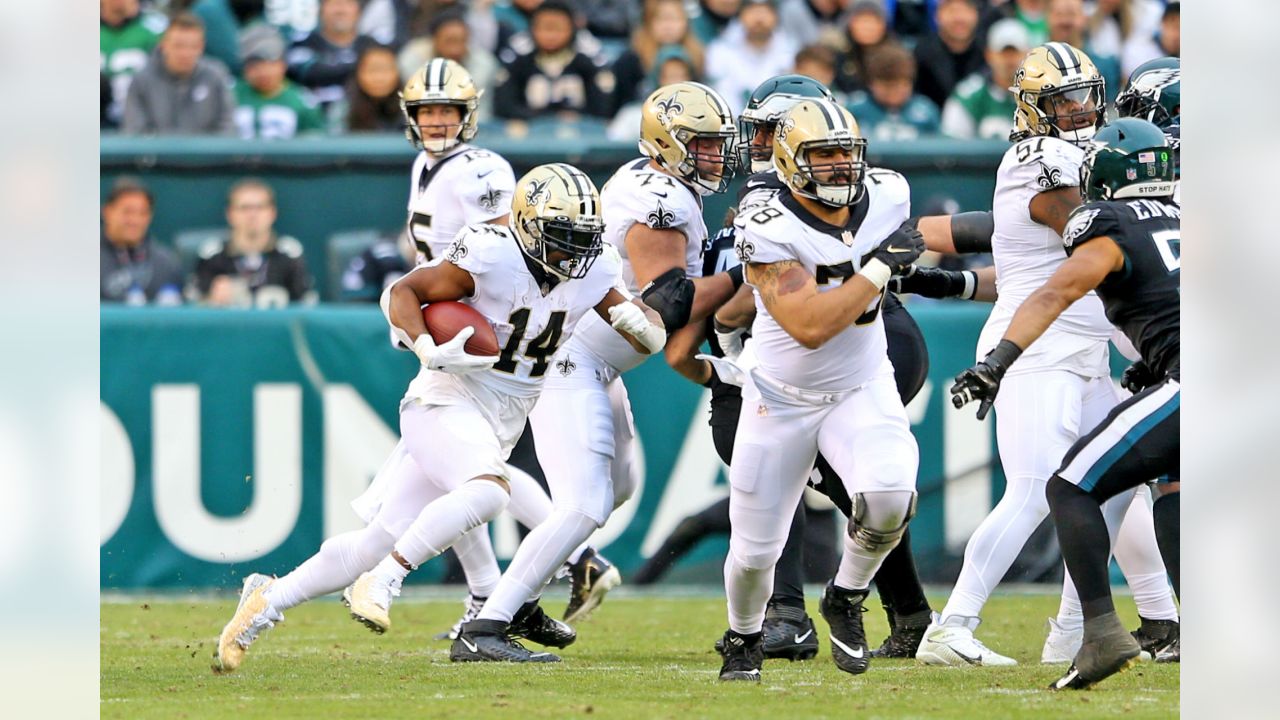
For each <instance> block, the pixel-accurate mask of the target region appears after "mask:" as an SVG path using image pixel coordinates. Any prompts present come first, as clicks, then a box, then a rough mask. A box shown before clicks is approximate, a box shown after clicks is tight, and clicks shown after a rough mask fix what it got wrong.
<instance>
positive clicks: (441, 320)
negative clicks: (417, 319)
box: [422, 300, 501, 357]
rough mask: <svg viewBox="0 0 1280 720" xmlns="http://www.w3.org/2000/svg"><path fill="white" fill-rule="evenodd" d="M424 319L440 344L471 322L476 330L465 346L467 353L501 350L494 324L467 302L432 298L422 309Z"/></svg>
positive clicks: (480, 353)
mask: <svg viewBox="0 0 1280 720" xmlns="http://www.w3.org/2000/svg"><path fill="white" fill-rule="evenodd" d="M422 320H423V322H425V323H426V324H427V332H430V333H431V339H432V340H434V341H435V342H436V344H437V345H443V344H444V343H447V342H449V341H450V340H452V339H453V336H454V335H457V334H458V332H459V331H461V330H462V328H464V327H467V326H470V327H473V328H475V334H474V335H472V336H471V337H470V338H468V339H467V344H466V345H464V346H463V349H465V350H466V351H467V353H468V354H470V355H480V356H484V357H492V356H494V355H497V354H498V353H499V352H501V348H499V347H498V334H497V333H495V332H494V331H493V326H492V325H490V324H489V321H488V320H487V319H485V316H484V315H481V314H480V312H479V311H478V310H476V309H475V308H473V307H471V306H470V305H467V304H466V303H460V302H456V301H453V300H446V301H443V302H433V303H431V304H430V305H428V306H426V307H425V308H423V309H422Z"/></svg>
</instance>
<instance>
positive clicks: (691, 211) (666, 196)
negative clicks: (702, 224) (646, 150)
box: [624, 171, 702, 230]
mask: <svg viewBox="0 0 1280 720" xmlns="http://www.w3.org/2000/svg"><path fill="white" fill-rule="evenodd" d="M624 210H625V212H626V216H627V217H628V218H629V219H631V220H632V221H634V222H637V223H641V224H643V225H645V226H647V227H651V228H653V229H654V230H683V229H684V228H685V227H686V226H687V225H689V223H691V222H693V219H694V218H695V217H696V218H699V219H701V217H702V208H700V207H698V201H697V199H696V198H695V197H694V195H693V193H692V192H690V191H689V190H688V189H686V188H684V187H682V186H681V185H680V184H679V182H678V181H677V180H675V179H674V178H672V177H670V176H668V175H664V174H662V173H659V172H653V171H650V172H645V173H639V174H637V176H636V178H635V183H634V184H633V185H632V187H631V192H629V193H626V197H625V199H624Z"/></svg>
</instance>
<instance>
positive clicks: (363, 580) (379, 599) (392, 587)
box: [342, 572, 400, 635]
mask: <svg viewBox="0 0 1280 720" xmlns="http://www.w3.org/2000/svg"><path fill="white" fill-rule="evenodd" d="M394 597H400V581H398V580H397V581H388V580H386V579H385V578H383V577H382V576H381V575H379V574H378V573H375V572H367V573H364V574H363V575H361V576H360V577H358V578H356V581H355V582H354V583H352V584H351V585H348V586H347V588H346V589H345V590H343V591H342V601H343V602H344V603H346V604H347V607H349V608H351V618H352V619H353V620H356V621H358V622H360V623H361V624H363V625H364V626H365V627H367V628H369V629H370V630H372V631H374V632H375V633H378V634H379V635H381V634H382V633H384V632H386V631H387V630H389V629H390V628H391V599H392V598H394Z"/></svg>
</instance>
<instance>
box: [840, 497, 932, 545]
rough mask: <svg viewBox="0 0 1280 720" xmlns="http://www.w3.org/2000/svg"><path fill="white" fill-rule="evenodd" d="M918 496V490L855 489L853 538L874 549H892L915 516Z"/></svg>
mask: <svg viewBox="0 0 1280 720" xmlns="http://www.w3.org/2000/svg"><path fill="white" fill-rule="evenodd" d="M903 496H905V497H903ZM918 498H919V496H918V495H917V494H916V493H915V491H910V492H907V491H890V492H874V493H855V494H854V496H853V514H852V515H851V516H850V517H849V529H848V532H849V538H850V539H852V540H853V541H854V542H855V543H857V544H858V546H859V547H861V548H863V549H865V550H869V551H871V552H887V551H889V550H892V549H893V546H894V545H897V544H898V541H899V540H901V539H902V533H904V532H906V530H907V523H909V522H911V518H913V517H915V515H916V501H917V499H918Z"/></svg>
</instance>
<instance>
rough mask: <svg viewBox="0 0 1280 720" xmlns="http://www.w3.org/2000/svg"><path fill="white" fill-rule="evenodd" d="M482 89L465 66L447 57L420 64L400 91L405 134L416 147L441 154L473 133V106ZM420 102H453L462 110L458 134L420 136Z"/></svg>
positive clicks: (474, 106)
mask: <svg viewBox="0 0 1280 720" xmlns="http://www.w3.org/2000/svg"><path fill="white" fill-rule="evenodd" d="M483 92H484V90H481V89H478V88H476V84H475V82H474V81H473V80H472V79H471V73H469V72H467V69H466V68H464V67H462V66H461V65H459V64H458V63H456V62H454V61H453V60H448V59H446V58H436V59H435V60H432V61H430V62H428V63H427V64H426V65H423V66H422V67H421V68H419V69H418V71H417V72H415V73H414V74H413V77H411V78H409V82H407V83H405V85H404V89H402V90H401V91H400V112H401V114H403V115H404V121H405V128H404V136H405V137H406V138H408V140H409V144H411V145H413V147H415V148H416V149H418V150H426V151H427V152H430V153H435V154H439V153H443V152H446V151H448V150H450V149H452V148H453V147H454V146H455V145H457V144H458V143H460V142H468V141H470V140H471V138H473V137H475V136H476V105H477V104H478V103H479V101H480V95H481V93H483ZM423 105H454V106H456V107H457V108H458V109H459V110H461V111H462V120H461V121H460V122H459V128H458V133H457V134H456V135H454V136H453V137H445V138H442V139H439V140H432V139H427V140H424V139H423V137H422V128H421V127H419V126H418V113H417V109H418V108H419V107H422V106H423Z"/></svg>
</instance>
